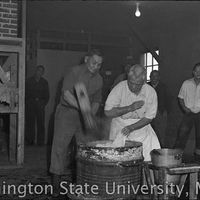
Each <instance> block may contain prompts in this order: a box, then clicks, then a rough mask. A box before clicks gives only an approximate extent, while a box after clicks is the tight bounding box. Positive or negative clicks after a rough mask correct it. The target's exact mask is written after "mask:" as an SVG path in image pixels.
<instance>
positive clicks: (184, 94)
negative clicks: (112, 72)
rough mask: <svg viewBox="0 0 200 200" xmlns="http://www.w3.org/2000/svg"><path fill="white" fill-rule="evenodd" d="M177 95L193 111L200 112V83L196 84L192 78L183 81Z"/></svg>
mask: <svg viewBox="0 0 200 200" xmlns="http://www.w3.org/2000/svg"><path fill="white" fill-rule="evenodd" d="M178 97H179V98H180V99H183V101H184V103H185V106H186V107H187V108H189V109H190V110H191V111H192V112H193V113H198V112H200V84H198V85H197V84H196V83H195V81H194V79H193V78H191V79H188V80H185V81H184V82H183V84H182V86H181V89H180V91H179V95H178Z"/></svg>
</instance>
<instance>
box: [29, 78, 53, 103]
mask: <svg viewBox="0 0 200 200" xmlns="http://www.w3.org/2000/svg"><path fill="white" fill-rule="evenodd" d="M25 96H26V101H29V100H34V101H38V102H40V103H42V104H44V105H46V104H47V103H48V101H49V86H48V82H47V81H46V80H45V79H44V78H42V77H41V78H40V80H39V81H36V79H35V77H34V76H33V77H30V78H29V79H27V80H26V94H25Z"/></svg>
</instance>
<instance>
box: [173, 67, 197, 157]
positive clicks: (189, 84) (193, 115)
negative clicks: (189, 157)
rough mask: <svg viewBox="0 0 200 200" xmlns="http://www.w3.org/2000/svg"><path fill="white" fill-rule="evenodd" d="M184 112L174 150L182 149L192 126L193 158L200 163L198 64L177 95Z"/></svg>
mask: <svg viewBox="0 0 200 200" xmlns="http://www.w3.org/2000/svg"><path fill="white" fill-rule="evenodd" d="M178 99H179V103H180V106H181V108H182V110H183V112H184V115H183V118H182V121H181V124H180V126H179V129H178V137H177V139H176V143H175V148H181V149H184V148H185V145H186V143H187V140H188V137H189V134H190V132H191V129H192V127H193V125H194V127H195V134H196V149H195V158H196V160H197V161H200V63H197V64H195V66H194V68H193V78H191V79H188V80H185V81H184V82H183V84H182V86H181V89H180V92H179V95H178Z"/></svg>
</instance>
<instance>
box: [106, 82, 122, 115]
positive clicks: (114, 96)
mask: <svg viewBox="0 0 200 200" xmlns="http://www.w3.org/2000/svg"><path fill="white" fill-rule="evenodd" d="M121 92H122V88H121V83H119V84H118V85H116V86H115V87H114V88H113V89H112V90H111V92H110V94H109V95H108V98H107V100H106V103H105V108H104V110H106V111H108V110H111V109H112V108H114V107H119V106H120V102H121V97H122V94H121Z"/></svg>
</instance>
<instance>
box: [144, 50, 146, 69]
mask: <svg viewBox="0 0 200 200" xmlns="http://www.w3.org/2000/svg"><path fill="white" fill-rule="evenodd" d="M146 65H147V54H146V53H145V54H144V66H146Z"/></svg>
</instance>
